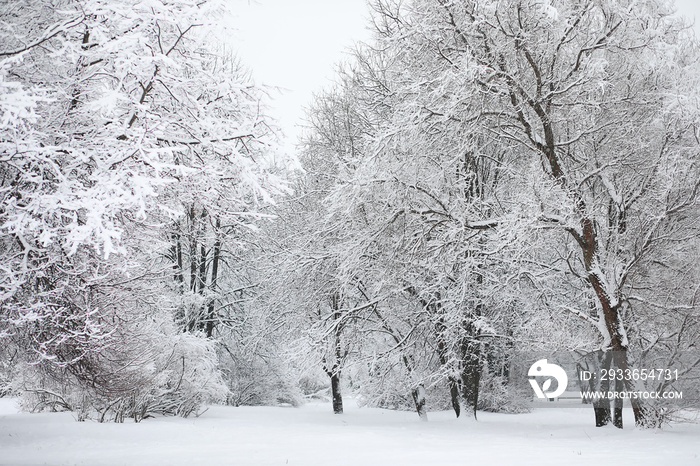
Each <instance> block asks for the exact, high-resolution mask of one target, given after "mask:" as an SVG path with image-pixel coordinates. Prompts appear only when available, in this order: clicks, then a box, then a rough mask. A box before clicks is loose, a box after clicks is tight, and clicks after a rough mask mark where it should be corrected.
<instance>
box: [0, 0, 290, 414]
mask: <svg viewBox="0 0 700 466" xmlns="http://www.w3.org/2000/svg"><path fill="white" fill-rule="evenodd" d="M0 8H2V13H1V16H2V17H3V22H2V26H0V28H1V29H0V36H1V37H2V40H0V43H2V44H3V45H2V48H1V50H0V59H1V60H2V62H0V80H1V81H0V105H1V106H2V107H1V109H2V110H1V111H2V119H1V120H0V172H1V173H2V185H1V186H2V188H1V191H0V196H1V199H0V202H1V205H0V225H1V226H0V244H1V246H0V247H1V248H2V256H3V259H2V265H1V267H0V269H1V270H2V272H0V273H1V275H0V293H1V301H0V302H1V304H0V306H1V307H0V335H2V338H3V340H4V341H10V342H12V344H13V345H15V346H16V348H17V349H18V350H19V354H20V355H21V358H20V359H21V360H22V361H24V362H25V363H26V364H29V365H30V366H31V367H35V368H39V369H41V373H42V374H43V375H44V376H46V377H47V378H48V379H50V380H53V381H54V382H55V383H57V384H58V385H59V386H62V388H63V389H64V390H66V391H71V390H73V389H83V390H86V393H87V394H88V396H90V397H96V398H98V399H99V398H100V397H102V398H101V400H103V402H104V403H106V404H105V406H108V407H109V406H118V405H120V404H122V403H126V402H125V401H119V402H116V401H114V402H112V401H109V402H106V401H104V400H108V399H109V397H110V396H114V395H115V394H118V396H119V397H121V398H120V399H126V398H124V397H127V396H131V395H127V394H128V393H131V394H132V395H133V396H134V397H135V396H136V395H135V394H136V393H141V392H144V390H145V392H144V393H148V396H154V397H155V398H157V399H159V400H161V401H162V400H164V399H166V398H168V397H171V395H172V394H173V393H175V394H176V396H177V394H178V393H180V394H183V397H184V398H183V399H185V398H187V397H188V396H192V397H194V398H192V399H193V400H199V401H198V402H197V403H194V405H193V407H190V408H187V409H181V408H180V407H178V406H177V402H172V403H166V405H167V407H166V408H163V409H162V411H167V412H178V413H181V414H188V413H189V412H191V411H192V409H196V406H197V405H198V403H199V402H201V400H204V399H205V398H206V397H207V396H214V397H219V398H220V397H223V396H225V389H224V388H223V385H222V383H221V380H220V376H219V373H218V371H217V368H216V352H215V351H214V350H213V349H212V348H211V344H210V343H208V342H205V341H200V338H199V337H194V336H193V337H189V336H183V335H180V333H181V331H182V327H181V328H180V329H179V330H178V329H177V327H176V326H174V325H171V323H172V319H173V318H174V316H173V312H171V311H174V310H178V309H179V310H181V311H182V312H181V315H179V316H178V318H179V322H180V324H185V326H186V327H187V328H189V329H199V330H203V331H204V332H205V333H206V334H207V335H212V332H213V325H214V323H215V322H216V321H217V317H218V315H219V314H218V312H219V310H220V309H221V308H222V307H225V306H226V305H227V304H228V303H227V302H225V293H221V287H220V283H221V282H222V276H224V275H226V273H225V272H226V271H227V270H235V265H234V264H232V260H231V256H230V251H231V250H232V249H235V244H233V241H231V235H232V232H234V231H236V230H237V229H240V228H242V225H246V224H248V223H249V220H250V219H251V218H254V217H255V213H254V212H255V210H256V209H257V206H259V205H260V204H261V203H266V202H269V201H270V200H271V196H272V195H274V194H276V193H278V192H280V190H282V189H284V187H283V184H282V182H281V181H280V180H279V179H278V178H277V177H276V176H275V175H274V174H273V170H272V169H273V168H274V167H273V163H274V160H273V159H274V157H272V156H271V154H272V150H273V147H272V146H273V138H272V137H271V135H272V129H271V128H270V127H269V126H268V124H267V119H266V118H265V116H264V114H263V113H262V112H263V110H261V109H264V105H262V104H261V101H262V100H263V93H262V92H261V91H260V89H258V88H256V87H255V86H253V85H252V84H250V83H249V79H248V77H247V75H246V73H245V72H244V71H242V68H241V67H240V66H238V65H237V64H236V63H235V60H232V59H231V57H230V56H228V55H227V54H226V53H225V51H224V49H223V48H222V47H221V46H220V45H219V44H218V43H217V42H216V40H217V34H216V32H217V30H219V29H221V27H220V23H221V21H220V20H221V18H224V17H226V14H227V10H226V4H225V2H217V1H211V2H200V1H188V0H184V1H177V2H165V1H151V2H137V1H129V0H124V1H101V0H86V1H69V0H67V1H62V2H33V1H19V2H10V3H5V4H3V5H2V6H1V7H0ZM218 50H220V51H221V53H219V52H217V51H218ZM187 235H188V236H187ZM224 241H226V242H227V243H226V245H224ZM183 249H184V251H183ZM186 265H189V266H191V267H190V268H189V270H187V271H185V267H186ZM191 271H193V273H192V275H191V276H187V281H186V279H185V276H186V274H187V273H190V272H191ZM173 281H174V282H175V285H173ZM173 289H176V291H175V292H174V293H173V292H171V291H170V290H173ZM188 305H189V307H188ZM138 335H142V338H137V336H138ZM137 343H138V344H137ZM170 347H172V348H173V349H172V351H171V352H167V351H166V352H167V353H168V354H169V356H167V355H164V359H163V360H162V361H156V362H155V364H154V361H153V360H149V359H147V358H146V356H147V355H148V354H149V351H152V350H153V349H155V348H158V351H163V349H164V348H170ZM148 348H151V349H150V350H149V349H148ZM198 348H199V349H198ZM200 349H201V350H202V351H200ZM119 361H121V362H122V363H123V367H126V368H128V370H127V372H129V373H131V372H130V371H131V369H133V370H134V371H135V372H136V373H138V374H139V375H138V377H136V376H134V377H131V376H129V375H128V374H126V373H122V372H120V371H118V370H116V369H115V371H113V372H111V370H112V369H110V367H120V366H119ZM168 374H169V375H168ZM188 374H197V375H196V378H197V380H192V383H193V385H192V384H190V383H189V381H190V378H189V375H188ZM35 379H36V384H40V382H39V381H38V379H39V378H38V376H37V378H35ZM31 381H32V379H31V378H24V380H23V381H22V384H23V388H26V389H28V390H31V389H32V387H31V386H28V385H27V384H29V383H30V382H31ZM149 384H150V385H149ZM197 384H205V385H207V384H209V385H211V387H213V388H212V389H210V390H209V389H206V390H205V389H204V387H203V386H197ZM71 385H73V387H71ZM149 387H150V388H149ZM188 393H189V395H188ZM207 393H208V395H207ZM200 395H206V396H200ZM105 397H107V398H105ZM100 403H102V402H100ZM104 403H103V404H104ZM154 403H155V404H158V403H159V401H156V402H153V401H148V400H145V399H144V400H142V402H138V403H136V402H135V403H132V405H133V406H132V408H133V409H132V410H133V411H134V412H141V415H143V413H145V412H148V411H149V409H150V408H149V406H152V405H153V404H154ZM93 404H95V403H93ZM97 404H99V403H97ZM95 407H97V406H96V405H95ZM98 409H101V408H99V407H98ZM110 409H111V408H110ZM130 409H131V408H130ZM120 412H122V413H123V412H124V410H122V411H120Z"/></svg>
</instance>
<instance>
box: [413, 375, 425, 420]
mask: <svg viewBox="0 0 700 466" xmlns="http://www.w3.org/2000/svg"><path fill="white" fill-rule="evenodd" d="M411 395H412V396H413V402H414V403H415V404H416V412H418V417H419V418H420V420H421V421H427V420H428V412H427V411H426V409H425V387H424V386H423V384H420V385H418V386H417V387H416V388H414V389H413V390H411Z"/></svg>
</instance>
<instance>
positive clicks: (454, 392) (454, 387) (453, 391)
mask: <svg viewBox="0 0 700 466" xmlns="http://www.w3.org/2000/svg"><path fill="white" fill-rule="evenodd" d="M447 385H448V386H449V387H450V400H451V401H452V409H453V410H454V412H455V415H456V416H457V417H459V415H460V414H461V412H462V408H461V405H460V403H459V383H458V382H457V380H456V379H455V378H454V377H448V379H447Z"/></svg>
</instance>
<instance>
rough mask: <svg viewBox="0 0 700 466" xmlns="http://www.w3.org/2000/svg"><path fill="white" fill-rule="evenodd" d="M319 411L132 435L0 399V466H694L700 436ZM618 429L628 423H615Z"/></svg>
mask: <svg viewBox="0 0 700 466" xmlns="http://www.w3.org/2000/svg"><path fill="white" fill-rule="evenodd" d="M347 405H350V406H347V407H346V409H347V412H346V414H344V415H342V416H336V415H333V414H332V413H331V412H330V406H329V405H325V404H309V405H306V406H304V407H302V408H298V409H296V408H265V407H243V408H232V407H221V406H213V407H211V408H210V409H209V410H208V411H207V412H206V413H205V414H203V415H202V416H201V417H200V418H193V419H181V418H158V419H149V420H146V421H144V422H142V423H139V424H134V423H124V424H98V423H95V422H83V423H79V422H75V421H74V420H73V417H72V415H71V414H69V413H51V414H49V413H47V414H33V415H28V414H18V413H17V410H16V408H15V407H14V405H13V402H12V400H6V399H0V464H2V465H37V464H50V465H68V464H79V465H246V466H247V465H287V464H289V465H300V466H314V465H333V466H340V465H357V466H363V465H382V466H394V465H467V464H469V465H478V464H490V465H509V464H518V465H538V466H542V465H554V464H562V465H563V464H566V465H579V464H580V465H586V466H596V465H599V464H616V465H618V466H623V465H647V464H648V465H658V464H669V465H674V466H681V465H700V425H688V424H684V425H676V426H673V427H668V428H666V429H664V430H663V431H639V430H635V429H628V430H623V431H620V430H617V429H615V428H612V427H611V428H604V429H596V428H594V427H591V423H592V419H591V418H592V412H589V410H581V409H541V410H538V411H536V412H534V413H531V414H524V415H502V414H490V413H480V415H479V417H480V420H479V421H478V422H473V421H472V422H469V421H464V420H462V421H457V420H455V419H453V418H452V416H451V415H450V413H448V412H441V413H430V422H428V423H421V422H419V421H418V418H417V416H416V415H415V414H413V413H403V412H392V411H385V410H379V409H367V408H363V409H358V408H356V407H354V403H353V402H352V401H350V402H347ZM625 420H626V421H627V422H628V421H629V420H628V419H625Z"/></svg>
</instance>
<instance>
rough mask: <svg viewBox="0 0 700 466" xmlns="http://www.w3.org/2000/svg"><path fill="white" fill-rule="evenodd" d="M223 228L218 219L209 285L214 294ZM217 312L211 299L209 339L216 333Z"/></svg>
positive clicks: (208, 317)
mask: <svg viewBox="0 0 700 466" xmlns="http://www.w3.org/2000/svg"><path fill="white" fill-rule="evenodd" d="M220 228H221V219H220V218H219V217H218V216H217V217H216V241H215V242H214V257H213V258H212V264H211V282H210V283H209V291H210V292H212V293H213V292H214V291H215V290H216V287H217V285H216V281H217V279H218V276H219V257H220V256H221V237H220V236H219V229H220ZM214 310H215V299H214V298H210V299H209V304H208V307H207V322H206V325H205V333H206V335H207V338H211V337H212V334H213V333H214V320H215V315H214Z"/></svg>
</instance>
